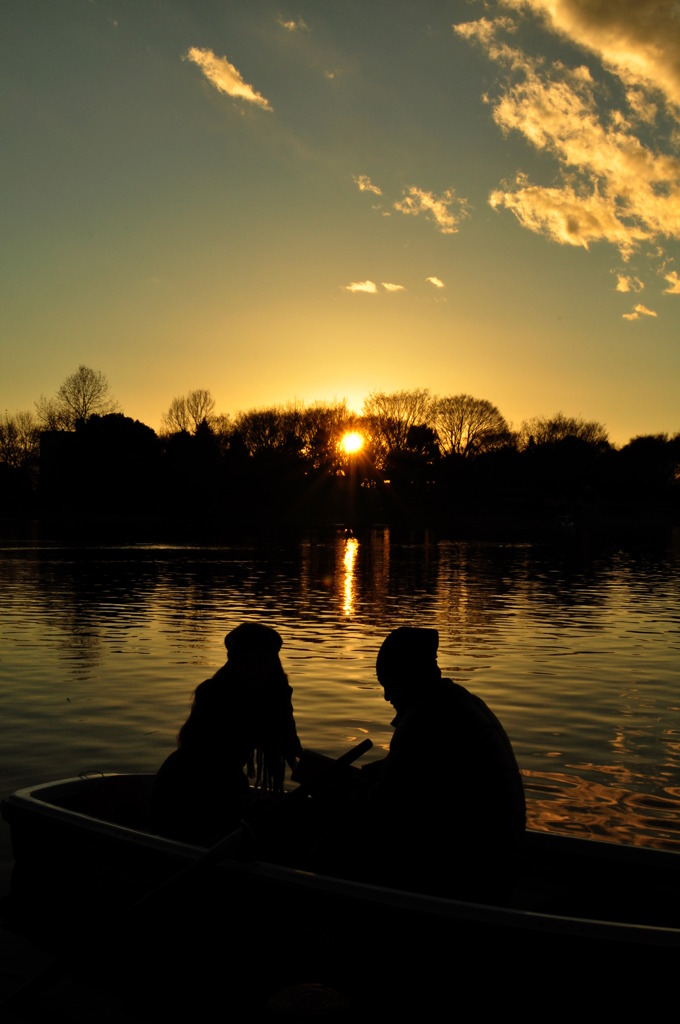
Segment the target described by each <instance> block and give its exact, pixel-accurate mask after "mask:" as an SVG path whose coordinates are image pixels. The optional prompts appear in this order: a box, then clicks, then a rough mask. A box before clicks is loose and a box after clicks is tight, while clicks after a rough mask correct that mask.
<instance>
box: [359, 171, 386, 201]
mask: <svg viewBox="0 0 680 1024" xmlns="http://www.w3.org/2000/svg"><path fill="white" fill-rule="evenodd" d="M354 183H355V185H357V186H358V188H359V191H360V192H373V193H374V194H375V195H376V196H381V195H382V189H380V188H378V186H377V185H374V184H373V182H372V181H371V179H370V178H369V176H368V175H367V174H355V175H354Z"/></svg>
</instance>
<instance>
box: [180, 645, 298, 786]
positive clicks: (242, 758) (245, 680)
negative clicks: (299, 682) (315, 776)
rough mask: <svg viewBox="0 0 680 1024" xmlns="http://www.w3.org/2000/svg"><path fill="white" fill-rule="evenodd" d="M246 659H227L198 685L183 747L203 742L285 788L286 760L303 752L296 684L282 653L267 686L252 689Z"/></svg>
mask: <svg viewBox="0 0 680 1024" xmlns="http://www.w3.org/2000/svg"><path fill="white" fill-rule="evenodd" d="M250 683H251V680H250V679H249V671H248V666H247V664H245V663H243V662H239V663H236V662H232V661H228V662H227V664H226V665H223V666H222V668H221V669H219V670H218V671H217V672H216V673H215V675H214V676H211V677H210V679H206V680H205V681H204V682H202V683H200V684H199V685H198V686H197V687H196V690H195V691H194V696H193V702H192V706H191V711H190V713H189V717H188V718H187V720H186V722H185V723H184V725H183V726H182V728H181V729H180V731H179V734H178V736H177V746H178V747H191V746H195V745H200V747H201V748H202V749H204V750H205V751H206V752H208V753H209V755H213V756H215V757H217V758H222V757H224V759H225V760H231V759H232V758H233V759H234V760H238V761H239V767H243V765H245V766H246V770H247V774H248V777H249V778H251V779H254V780H255V782H254V785H255V787H256V788H259V789H264V790H267V791H268V792H273V793H281V792H283V780H284V776H285V771H286V763H288V764H292V762H293V761H294V759H295V758H296V757H298V756H299V754H300V752H301V745H300V741H299V739H298V736H297V730H296V727H295V719H294V717H293V704H292V693H293V690H292V687H291V686H290V684H289V682H288V677H287V676H286V674H285V672H284V671H283V666H282V665H281V662H280V661H279V658H278V656H276V655H274V656H273V657H272V658H271V671H270V673H269V675H268V677H267V681H266V685H265V689H264V692H262V691H258V692H256V693H254V692H253V687H252V685H250Z"/></svg>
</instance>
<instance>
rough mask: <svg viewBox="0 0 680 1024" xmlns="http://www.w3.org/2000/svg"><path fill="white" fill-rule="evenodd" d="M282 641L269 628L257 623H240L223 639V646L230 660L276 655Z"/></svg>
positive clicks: (273, 630)
mask: <svg viewBox="0 0 680 1024" xmlns="http://www.w3.org/2000/svg"><path fill="white" fill-rule="evenodd" d="M282 645H283V640H282V639H281V637H280V635H279V634H278V633H277V632H276V630H275V629H272V627H271V626H263V625H262V624H261V623H259V622H242V623H241V625H240V626H236V628H235V629H232V631H231V632H230V633H227V635H226V636H225V638H224V646H225V647H226V648H227V654H228V655H229V658H230V659H231V660H235V661H238V660H239V659H241V658H249V657H257V656H260V655H269V656H271V655H278V653H279V651H280V650H281V647H282Z"/></svg>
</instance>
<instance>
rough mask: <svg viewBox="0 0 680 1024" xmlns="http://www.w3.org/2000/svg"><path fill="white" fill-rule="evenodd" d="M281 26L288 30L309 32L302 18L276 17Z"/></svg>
mask: <svg viewBox="0 0 680 1024" xmlns="http://www.w3.org/2000/svg"><path fill="white" fill-rule="evenodd" d="M276 20H277V22H278V24H279V25H280V26H281V28H285V29H286V30H287V31H288V32H309V27H308V25H307V23H306V22H305V20H304V18H289V19H288V20H286V19H285V18H280V17H279V18H277V19H276Z"/></svg>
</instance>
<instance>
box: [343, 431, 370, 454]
mask: <svg viewBox="0 0 680 1024" xmlns="http://www.w3.org/2000/svg"><path fill="white" fill-rule="evenodd" d="M340 447H341V448H342V450H343V452H345V454H346V455H354V453H355V452H358V451H361V449H362V448H363V447H364V439H363V437H362V436H361V434H359V433H357V431H356V430H349V431H348V432H347V433H346V434H343V436H342V438H341V440H340Z"/></svg>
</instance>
